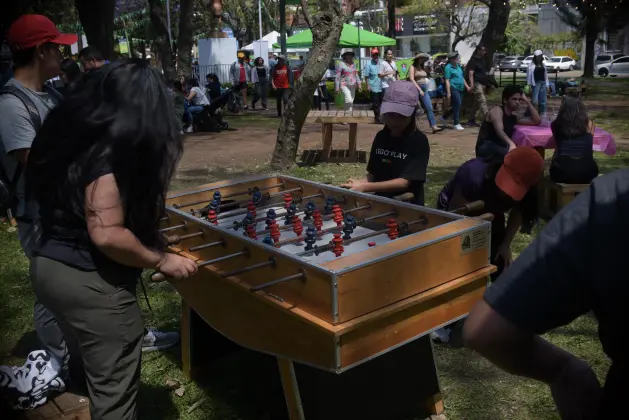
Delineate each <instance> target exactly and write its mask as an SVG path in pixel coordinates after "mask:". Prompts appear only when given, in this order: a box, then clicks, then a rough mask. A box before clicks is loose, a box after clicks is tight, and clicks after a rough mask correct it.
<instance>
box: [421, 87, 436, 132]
mask: <svg viewBox="0 0 629 420" xmlns="http://www.w3.org/2000/svg"><path fill="white" fill-rule="evenodd" d="M419 87H420V88H421V90H423V91H424V96H421V95H420V96H419V100H420V101H422V104H423V105H424V110H425V111H426V116H427V117H428V123H429V124H430V126H431V127H434V126H436V125H437V121H436V120H435V113H434V112H433V110H432V101H431V100H430V95H429V94H428V92H427V89H428V86H427V85H425V84H424V85H419Z"/></svg>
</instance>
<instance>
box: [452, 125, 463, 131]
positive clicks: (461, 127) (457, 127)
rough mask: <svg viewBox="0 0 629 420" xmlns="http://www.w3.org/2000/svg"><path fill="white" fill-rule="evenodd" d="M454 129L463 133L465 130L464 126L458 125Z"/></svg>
mask: <svg viewBox="0 0 629 420" xmlns="http://www.w3.org/2000/svg"><path fill="white" fill-rule="evenodd" d="M453 128H454V129H455V130H459V131H461V130H465V128H463V126H462V125H461V124H457V125H455V126H454V127H453Z"/></svg>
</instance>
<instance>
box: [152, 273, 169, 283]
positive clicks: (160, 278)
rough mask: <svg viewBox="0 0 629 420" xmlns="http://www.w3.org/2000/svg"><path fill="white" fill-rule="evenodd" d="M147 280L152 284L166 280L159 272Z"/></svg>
mask: <svg viewBox="0 0 629 420" xmlns="http://www.w3.org/2000/svg"><path fill="white" fill-rule="evenodd" d="M149 278H150V279H151V281H152V282H153V283H160V282H162V281H164V280H166V275H165V274H164V273H162V272H160V271H155V272H154V273H153V274H151V275H150V277H149Z"/></svg>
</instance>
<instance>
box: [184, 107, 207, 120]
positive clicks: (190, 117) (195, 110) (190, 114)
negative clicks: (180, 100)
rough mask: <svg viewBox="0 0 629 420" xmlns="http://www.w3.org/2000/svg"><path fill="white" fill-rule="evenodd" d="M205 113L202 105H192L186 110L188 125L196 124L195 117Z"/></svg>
mask: <svg viewBox="0 0 629 420" xmlns="http://www.w3.org/2000/svg"><path fill="white" fill-rule="evenodd" d="M201 111H203V107H202V106H201V105H192V106H189V107H188V109H187V110H186V122H187V123H188V124H192V123H193V122H194V116H195V115H197V114H198V113H200V112H201Z"/></svg>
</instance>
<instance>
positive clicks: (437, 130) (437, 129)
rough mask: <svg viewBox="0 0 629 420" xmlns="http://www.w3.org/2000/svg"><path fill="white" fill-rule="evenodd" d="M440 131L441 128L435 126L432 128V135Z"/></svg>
mask: <svg viewBox="0 0 629 420" xmlns="http://www.w3.org/2000/svg"><path fill="white" fill-rule="evenodd" d="M441 131H443V127H438V126H436V125H435V126H434V127H432V134H436V133H439V132H441Z"/></svg>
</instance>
